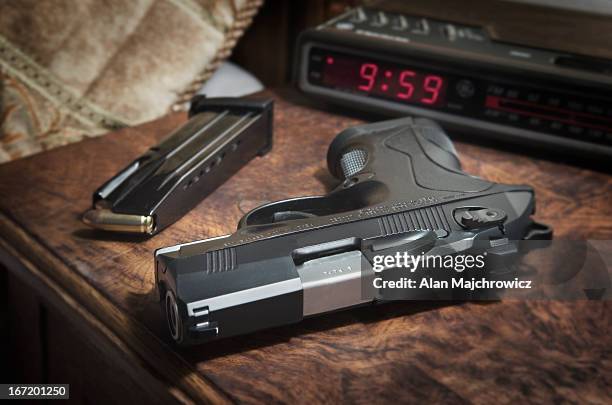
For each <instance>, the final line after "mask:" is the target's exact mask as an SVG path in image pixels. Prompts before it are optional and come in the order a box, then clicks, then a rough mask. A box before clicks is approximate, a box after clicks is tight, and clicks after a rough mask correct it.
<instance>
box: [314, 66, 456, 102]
mask: <svg viewBox="0 0 612 405" xmlns="http://www.w3.org/2000/svg"><path fill="white" fill-rule="evenodd" d="M323 83H324V84H325V85H326V86H329V87H334V88H340V89H346V90H352V91H355V92H358V93H366V94H371V95H373V96H377V97H383V98H392V99H396V100H403V101H406V102H410V103H416V104H424V105H429V106H437V105H440V104H442V103H443V102H444V98H445V90H446V80H445V79H444V77H442V76H440V75H437V74H432V73H427V72H422V71H419V70H416V69H411V68H406V67H402V66H398V65H390V64H388V63H385V64H382V63H377V62H375V61H368V60H363V59H360V58H353V57H346V56H343V55H342V56H340V55H328V56H327V57H326V58H325V68H324V69H323Z"/></svg>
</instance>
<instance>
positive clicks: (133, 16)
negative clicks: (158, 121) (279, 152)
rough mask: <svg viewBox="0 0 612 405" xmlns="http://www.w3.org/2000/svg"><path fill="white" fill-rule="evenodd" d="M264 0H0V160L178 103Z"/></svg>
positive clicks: (145, 118) (210, 69)
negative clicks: (3, 0)
mask: <svg viewBox="0 0 612 405" xmlns="http://www.w3.org/2000/svg"><path fill="white" fill-rule="evenodd" d="M262 2H263V0H135V1H124V0H106V1H103V2H102V1H97V0H79V1H75V0H20V1H5V2H0V163H1V162H5V161H9V160H12V159H16V158H20V157H23V156H27V155H31V154H33V153H36V152H39V151H42V150H47V149H50V148H54V147H56V146H59V145H64V144H68V143H71V142H76V141H79V140H81V139H83V138H84V137H90V136H97V135H100V134H103V133H105V132H106V131H108V130H111V129H116V128H120V127H122V126H126V125H133V124H138V123H141V122H145V121H149V120H152V119H154V118H157V117H160V116H162V115H163V114H165V113H167V112H168V111H169V110H170V109H178V108H180V107H181V106H182V105H184V104H185V102H186V101H188V100H189V98H190V96H191V95H192V94H193V93H194V92H195V91H196V90H197V89H198V88H199V87H200V86H201V85H202V83H203V82H204V81H205V80H206V79H208V77H210V76H211V75H212V73H213V72H214V71H215V69H216V68H217V67H218V66H219V64H220V63H221V62H222V61H223V60H225V59H226V58H227V57H228V56H229V55H230V53H231V51H232V48H233V47H234V45H235V44H236V41H237V40H238V38H239V37H240V36H241V35H242V33H243V32H244V30H245V29H246V28H247V27H248V26H249V24H250V23H251V20H252V18H253V16H254V15H255V14H256V13H257V10H258V9H259V7H260V6H261V4H262Z"/></svg>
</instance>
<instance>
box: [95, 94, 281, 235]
mask: <svg viewBox="0 0 612 405" xmlns="http://www.w3.org/2000/svg"><path fill="white" fill-rule="evenodd" d="M272 115H273V102H272V100H249V99H236V98H210V99H207V98H206V97H204V96H196V97H194V98H193V100H192V103H191V108H190V110H189V121H187V122H186V123H185V124H184V125H183V126H181V127H180V128H178V129H177V130H175V131H174V132H173V133H171V134H170V135H169V136H168V137H167V138H165V139H164V140H162V141H161V142H160V143H159V144H158V145H156V146H154V147H152V148H151V149H149V150H148V151H147V152H146V153H145V154H143V155H142V156H140V157H139V158H137V159H136V160H134V161H133V162H132V163H130V164H129V165H128V166H127V167H126V168H125V169H123V170H122V171H120V172H119V173H118V174H117V175H115V176H114V177H113V178H111V179H110V180H109V181H107V182H106V183H105V184H104V185H102V186H101V187H100V188H99V189H98V190H96V192H95V193H94V194H93V208H92V209H91V210H89V211H87V212H86V213H85V214H84V216H83V221H84V222H85V223H86V224H88V225H90V226H92V227H94V228H98V229H103V230H107V231H116V232H129V233H141V234H148V235H153V234H155V233H157V232H159V231H161V230H162V229H164V228H165V227H166V226H168V225H170V224H172V223H173V222H175V221H176V220H178V219H179V218H181V217H182V216H183V215H184V214H186V213H187V212H188V211H189V210H191V209H192V208H193V207H195V205H197V204H198V203H199V202H200V201H202V199H204V198H205V197H206V196H207V195H208V194H210V193H212V192H213V191H214V190H215V189H216V188H217V187H219V186H220V185H221V184H223V183H224V182H225V181H227V179H229V178H230V177H231V176H232V175H233V174H234V173H236V172H237V171H238V170H240V168H242V167H243V166H244V165H245V164H246V163H247V162H249V161H250V160H251V159H252V158H253V157H255V156H262V155H264V154H266V153H267V152H268V151H269V150H270V149H271V147H272Z"/></svg>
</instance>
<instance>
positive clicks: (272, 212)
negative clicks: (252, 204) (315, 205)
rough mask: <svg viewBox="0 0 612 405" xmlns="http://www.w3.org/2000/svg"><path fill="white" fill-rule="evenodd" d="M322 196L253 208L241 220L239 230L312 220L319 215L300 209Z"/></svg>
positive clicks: (291, 199)
mask: <svg viewBox="0 0 612 405" xmlns="http://www.w3.org/2000/svg"><path fill="white" fill-rule="evenodd" d="M320 198H323V197H320V196H313V197H297V198H290V199H287V200H281V201H273V202H270V203H267V204H264V205H261V206H259V207H256V208H253V209H252V210H251V211H249V212H247V213H246V214H244V215H243V216H242V218H240V221H239V222H238V230H240V229H243V228H246V227H248V226H253V225H257V226H260V225H272V224H275V223H277V222H282V221H288V220H296V219H304V218H312V217H316V216H317V215H316V214H315V213H312V212H306V211H304V210H302V209H299V208H300V207H304V208H307V207H308V205H312V204H311V203H312V202H313V200H318V199H320Z"/></svg>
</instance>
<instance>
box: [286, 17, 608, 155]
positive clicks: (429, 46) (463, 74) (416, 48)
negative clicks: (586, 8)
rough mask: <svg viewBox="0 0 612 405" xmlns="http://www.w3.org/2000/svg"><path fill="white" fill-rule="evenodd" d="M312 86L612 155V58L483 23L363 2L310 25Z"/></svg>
mask: <svg viewBox="0 0 612 405" xmlns="http://www.w3.org/2000/svg"><path fill="white" fill-rule="evenodd" d="M295 74H296V81H297V86H298V87H299V89H301V90H302V91H303V92H305V93H307V94H309V95H312V96H316V97H318V98H321V99H325V100H328V101H330V102H333V103H338V104H342V105H344V106H348V107H351V108H356V109H361V110H366V111H371V112H375V113H381V114H385V115H396V116H402V115H416V116H423V117H429V118H432V119H435V120H437V121H438V122H440V123H441V124H442V125H444V126H446V127H447V128H449V129H457V130H460V131H461V132H464V133H468V134H482V135H486V136H492V137H495V139H504V140H510V141H515V142H521V143H523V144H525V143H526V144H529V145H539V146H544V147H545V148H546V149H548V150H554V151H561V150H565V151H566V152H567V151H570V152H571V153H572V154H574V155H581V156H586V157H588V158H589V159H599V158H609V157H611V156H612V61H607V60H602V59H593V58H586V57H581V56H578V55H572V54H568V53H563V52H556V51H551V50H544V49H534V48H528V47H524V46H518V45H511V44H506V43H501V42H496V41H493V40H492V39H490V37H489V36H488V35H487V33H486V32H485V31H484V30H483V29H481V28H479V27H470V26H464V25H457V24H453V23H450V22H443V21H436V20H431V19H426V18H418V17H412V16H407V15H403V14H400V13H395V12H387V11H381V10H377V9H369V8H361V7H360V8H357V9H353V10H350V11H348V12H347V13H345V14H343V15H341V16H339V17H337V18H335V19H333V20H331V21H328V22H326V23H324V24H322V25H320V26H318V27H316V28H314V29H310V30H307V31H305V32H303V33H302V34H301V35H300V37H299V39H298V54H297V58H296V64H295Z"/></svg>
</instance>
